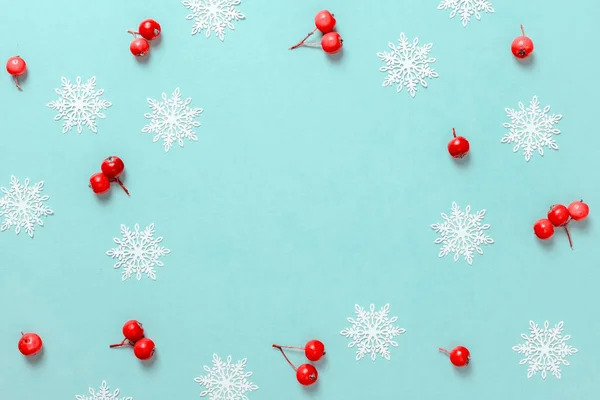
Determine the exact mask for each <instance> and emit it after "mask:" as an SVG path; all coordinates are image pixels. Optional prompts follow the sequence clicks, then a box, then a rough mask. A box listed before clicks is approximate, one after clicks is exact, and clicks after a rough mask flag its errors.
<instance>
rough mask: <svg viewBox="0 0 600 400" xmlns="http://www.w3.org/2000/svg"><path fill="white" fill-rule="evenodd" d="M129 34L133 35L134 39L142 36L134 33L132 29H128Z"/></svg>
mask: <svg viewBox="0 0 600 400" xmlns="http://www.w3.org/2000/svg"><path fill="white" fill-rule="evenodd" d="M127 33H131V34H132V35H133V37H134V38H135V37H137V36H136V35H139V34H140V33H139V32H135V31H132V30H131V29H128V30H127Z"/></svg>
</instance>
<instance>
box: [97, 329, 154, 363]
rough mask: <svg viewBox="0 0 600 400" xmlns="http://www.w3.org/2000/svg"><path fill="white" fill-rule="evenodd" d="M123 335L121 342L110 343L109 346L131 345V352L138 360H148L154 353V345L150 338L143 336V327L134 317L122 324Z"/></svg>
mask: <svg viewBox="0 0 600 400" xmlns="http://www.w3.org/2000/svg"><path fill="white" fill-rule="evenodd" d="M123 336H125V339H123V341H122V342H121V343H118V344H111V345H110V346H109V347H110V348H111V349H112V348H114V347H121V346H132V347H133V354H134V355H135V356H136V357H137V358H139V359H140V360H149V359H150V358H152V356H153V355H154V351H155V350H156V346H155V345H154V342H153V341H152V340H151V339H148V338H147V337H144V327H143V326H142V324H141V323H140V322H138V321H136V320H134V319H132V320H129V321H127V322H125V325H123Z"/></svg>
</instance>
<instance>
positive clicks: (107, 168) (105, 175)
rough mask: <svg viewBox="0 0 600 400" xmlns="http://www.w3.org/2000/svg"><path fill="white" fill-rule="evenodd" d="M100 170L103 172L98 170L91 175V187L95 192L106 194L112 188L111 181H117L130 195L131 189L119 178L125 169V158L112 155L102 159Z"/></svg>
mask: <svg viewBox="0 0 600 400" xmlns="http://www.w3.org/2000/svg"><path fill="white" fill-rule="evenodd" d="M100 170H101V171H102V172H96V173H95V174H94V175H92V176H91V177H90V187H91V188H92V190H93V191H94V193H96V194H104V193H106V192H108V190H109V189H110V183H111V182H117V183H118V184H119V185H121V187H122V188H123V190H124V191H125V193H127V196H129V190H127V188H126V187H125V185H123V182H121V180H120V179H119V177H120V176H121V174H122V173H123V171H124V170H125V164H124V163H123V160H121V159H120V158H119V157H117V156H110V157H108V158H106V159H104V161H102V164H101V165H100Z"/></svg>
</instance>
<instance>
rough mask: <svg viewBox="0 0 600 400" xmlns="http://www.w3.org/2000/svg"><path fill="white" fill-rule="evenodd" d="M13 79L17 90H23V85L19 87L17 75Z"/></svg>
mask: <svg viewBox="0 0 600 400" xmlns="http://www.w3.org/2000/svg"><path fill="white" fill-rule="evenodd" d="M13 79H14V80H15V85H17V89H19V90H23V89H21V85H19V78H17V76H16V75H13Z"/></svg>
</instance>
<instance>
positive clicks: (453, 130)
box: [452, 128, 456, 137]
mask: <svg viewBox="0 0 600 400" xmlns="http://www.w3.org/2000/svg"><path fill="white" fill-rule="evenodd" d="M452 134H453V135H454V137H456V130H455V129H454V128H452Z"/></svg>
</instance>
